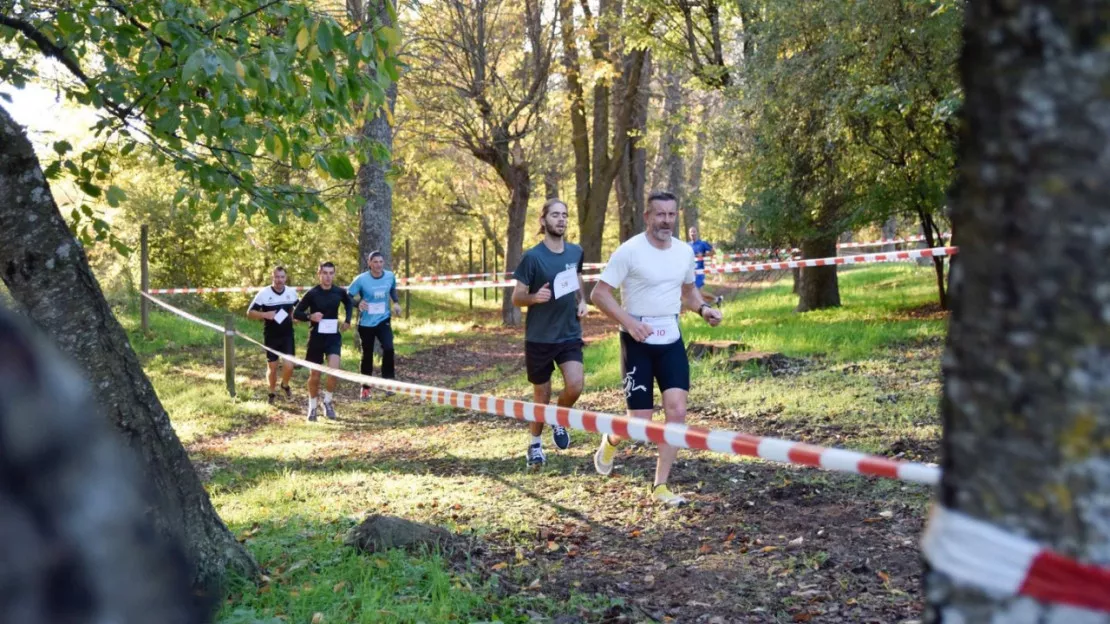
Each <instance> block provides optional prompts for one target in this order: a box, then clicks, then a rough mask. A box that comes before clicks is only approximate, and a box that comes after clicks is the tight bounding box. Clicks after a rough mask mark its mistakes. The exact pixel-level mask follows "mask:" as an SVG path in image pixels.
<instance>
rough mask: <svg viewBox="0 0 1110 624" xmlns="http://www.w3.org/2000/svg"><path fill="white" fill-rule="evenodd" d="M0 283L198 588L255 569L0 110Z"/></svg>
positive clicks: (20, 137)
mask: <svg viewBox="0 0 1110 624" xmlns="http://www.w3.org/2000/svg"><path fill="white" fill-rule="evenodd" d="M0 197H3V198H4V201H3V202H0V276H2V278H3V280H4V284H5V285H6V286H7V287H8V290H9V292H10V293H11V295H12V298H13V299H15V301H16V302H17V304H18V305H19V307H20V308H21V311H22V313H23V314H25V315H26V316H27V317H28V318H29V319H30V320H31V321H32V322H33V323H34V324H35V325H36V326H38V328H39V329H40V330H42V332H43V333H44V334H46V335H48V336H50V337H51V338H52V339H53V340H54V343H55V344H56V345H57V346H58V347H59V348H60V349H61V351H62V352H63V353H65V354H66V355H67V356H69V357H70V358H72V359H73V360H74V361H75V362H76V363H77V364H78V366H79V367H80V369H81V372H82V373H83V374H84V376H85V378H86V379H87V380H88V381H89V383H90V385H91V386H92V387H93V388H94V389H95V397H96V400H97V403H98V404H99V407H100V410H101V412H102V413H104V414H106V415H107V417H108V418H109V419H110V420H111V422H112V423H113V424H114V425H115V427H116V429H118V430H119V432H120V434H121V435H122V436H123V438H124V439H125V440H126V441H127V443H128V444H129V445H130V446H131V448H133V449H134V450H135V451H136V452H137V453H138V455H139V457H140V460H141V463H142V468H143V472H144V473H145V474H146V476H147V478H148V479H149V480H150V481H151V482H152V483H153V485H154V492H155V496H156V498H155V501H154V504H153V505H152V506H151V507H150V514H151V519H152V520H153V522H154V525H155V526H156V527H158V529H159V530H160V531H161V532H163V533H164V534H166V535H169V536H172V537H173V538H174V539H180V540H181V542H182V543H183V544H184V545H185V548H186V549H187V553H188V555H189V556H190V557H191V559H192V578H193V581H194V583H195V584H196V586H197V589H198V591H204V592H210V593H212V592H217V591H219V588H220V586H221V585H222V582H223V580H224V579H225V577H226V575H227V572H228V570H235V571H238V572H240V573H243V574H247V575H252V576H253V575H255V574H256V573H257V566H256V565H255V563H254V560H253V559H252V558H251V556H250V554H249V553H248V552H247V551H246V549H245V548H244V547H243V546H242V545H241V544H239V542H237V541H236V540H235V536H234V535H232V534H231V532H230V531H228V529H227V527H226V526H225V525H224V523H223V521H222V520H220V517H219V516H217V515H216V511H215V509H213V507H212V503H211V501H210V500H209V499H208V494H207V492H205V490H204V487H203V486H202V485H201V482H200V479H199V478H198V477H197V474H196V472H195V471H194V470H193V466H192V464H191V463H190V462H189V457H188V455H187V454H186V453H185V449H184V447H182V445H181V442H180V441H179V440H178V438H177V435H176V434H175V433H174V430H173V427H172V426H171V425H170V419H169V416H168V415H167V414H166V410H165V409H164V408H163V407H162V404H161V403H160V402H159V400H158V396H157V395H156V394H155V393H154V388H153V387H151V384H150V380H148V379H147V377H146V374H145V373H143V369H142V366H141V365H140V364H139V360H138V357H136V355H135V352H134V351H133V350H132V349H131V344H130V343H129V342H128V340H127V335H126V334H125V333H124V331H123V328H122V327H121V326H120V324H119V322H118V321H116V318H115V316H113V315H112V310H111V309H110V308H109V306H108V302H107V301H106V300H105V299H104V295H103V293H102V292H101V290H100V285H99V284H98V283H97V281H96V277H94V276H93V274H92V270H91V269H90V268H89V264H88V260H87V258H86V256H85V252H84V250H83V249H82V248H81V246H80V245H79V244H78V243H77V241H76V240H75V239H74V238H73V235H72V234H71V233H70V231H69V228H67V227H66V224H65V221H64V220H63V219H62V215H61V213H59V212H58V207H57V204H55V202H54V197H53V195H52V194H51V192H50V188H49V186H48V185H47V183H46V181H45V178H44V177H43V174H42V169H41V167H40V165H39V161H38V158H37V157H36V156H35V153H34V150H33V149H32V147H31V143H30V141H28V140H27V136H26V134H25V133H24V131H23V129H22V128H21V127H19V125H17V124H16V123H15V121H14V120H13V119H12V118H11V116H10V115H8V113H7V111H5V110H4V109H3V108H2V107H0Z"/></svg>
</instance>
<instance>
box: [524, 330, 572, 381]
mask: <svg viewBox="0 0 1110 624" xmlns="http://www.w3.org/2000/svg"><path fill="white" fill-rule="evenodd" d="M582 344H583V342H582V341H581V340H568V341H567V342H528V341H527V340H525V341H524V368H525V370H527V371H528V381H529V382H530V383H531V384H533V385H536V386H542V385H543V384H545V383H547V382H549V381H551V373H553V372H555V365H556V364H562V363H563V362H581V361H582Z"/></svg>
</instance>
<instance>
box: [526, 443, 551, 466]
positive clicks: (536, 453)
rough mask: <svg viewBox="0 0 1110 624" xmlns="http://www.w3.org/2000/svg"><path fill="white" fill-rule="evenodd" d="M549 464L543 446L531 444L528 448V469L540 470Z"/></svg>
mask: <svg viewBox="0 0 1110 624" xmlns="http://www.w3.org/2000/svg"><path fill="white" fill-rule="evenodd" d="M545 463H547V458H546V457H544V454H543V446H541V445H540V444H530V445H529V446H528V469H529V470H539V469H540V468H543V465H544V464H545Z"/></svg>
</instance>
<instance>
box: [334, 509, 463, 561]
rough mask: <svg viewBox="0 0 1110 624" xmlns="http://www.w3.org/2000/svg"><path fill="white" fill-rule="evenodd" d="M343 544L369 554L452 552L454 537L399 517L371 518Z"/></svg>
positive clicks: (433, 527) (431, 526) (348, 534)
mask: <svg viewBox="0 0 1110 624" xmlns="http://www.w3.org/2000/svg"><path fill="white" fill-rule="evenodd" d="M344 543H345V544H347V545H348V546H353V547H355V548H357V549H359V550H361V551H363V552H366V553H374V552H381V551H385V550H391V549H394V548H401V549H404V550H406V551H409V552H419V551H421V550H422V549H423V550H426V551H427V550H451V549H452V548H453V547H454V545H455V536H454V535H452V534H451V533H450V532H449V531H447V530H445V529H442V528H440V527H437V526H434V525H430V524H423V523H421V522H413V521H411V520H405V519H404V518H398V517H396V516H383V515H381V514H371V515H370V516H367V518H366V519H365V520H363V521H362V523H361V524H359V525H358V526H356V527H354V528H353V529H351V530H350V531H348V532H347V537H346V539H344Z"/></svg>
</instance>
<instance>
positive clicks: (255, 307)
mask: <svg viewBox="0 0 1110 624" xmlns="http://www.w3.org/2000/svg"><path fill="white" fill-rule="evenodd" d="M260 296H262V293H261V292H259V293H258V294H257V295H255V296H254V299H252V300H251V304H250V305H249V306H247V318H249V319H250V320H252V321H264V320H266V313H265V312H263V311H262V310H261V309H260V308H261V307H262V306H261V305H260V304H259V303H258V298H259V297H260Z"/></svg>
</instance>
